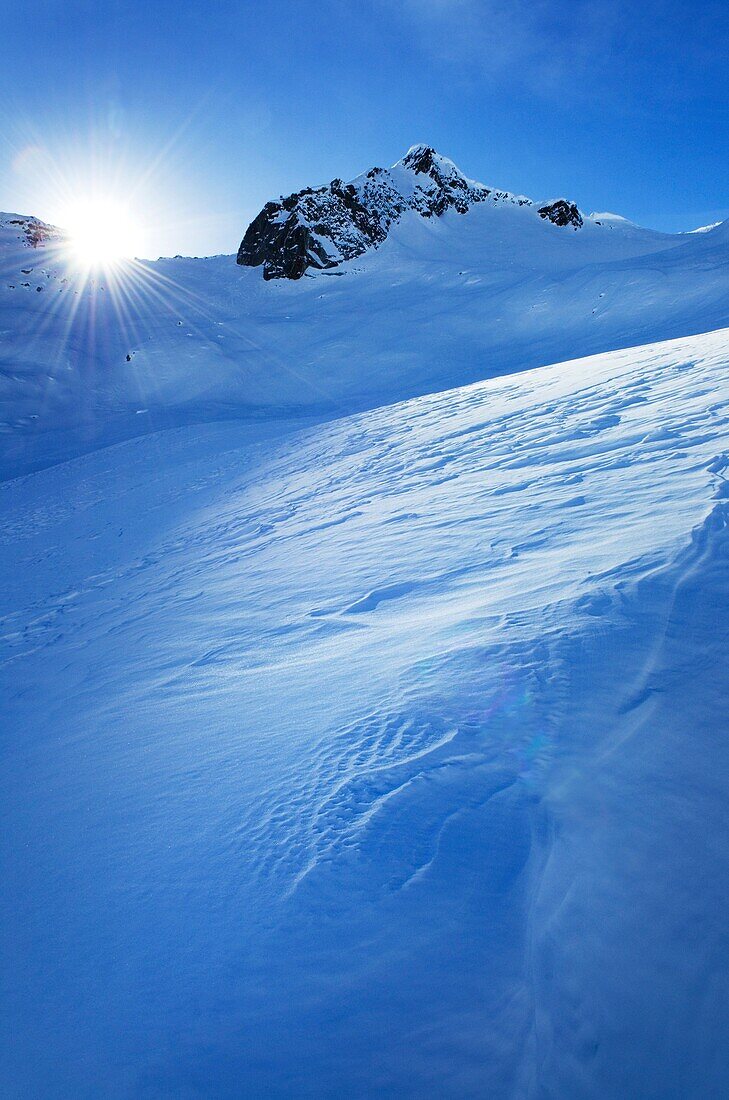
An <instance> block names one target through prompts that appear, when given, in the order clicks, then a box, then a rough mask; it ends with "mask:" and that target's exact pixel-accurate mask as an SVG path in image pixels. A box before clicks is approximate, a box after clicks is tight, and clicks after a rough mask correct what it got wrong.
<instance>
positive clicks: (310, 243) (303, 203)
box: [237, 145, 582, 279]
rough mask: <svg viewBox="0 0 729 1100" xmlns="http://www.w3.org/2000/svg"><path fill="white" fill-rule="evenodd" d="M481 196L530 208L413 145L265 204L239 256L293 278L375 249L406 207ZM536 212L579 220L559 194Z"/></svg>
mask: <svg viewBox="0 0 729 1100" xmlns="http://www.w3.org/2000/svg"><path fill="white" fill-rule="evenodd" d="M487 200H489V201H492V202H508V203H513V204H515V205H517V206H533V205H534V204H533V203H532V200H531V199H527V198H524V196H523V195H512V194H510V193H509V192H508V191H496V190H494V189H493V188H490V187H485V186H484V185H483V184H482V183H477V182H476V181H475V180H470V179H468V178H467V177H466V176H464V175H463V173H462V172H461V171H460V170H459V169H458V168H457V167H456V165H455V164H454V163H453V161H452V160H448V158H447V157H442V156H440V154H438V153H436V151H435V149H432V148H431V147H430V146H429V145H414V146H413V147H412V148H411V149H409V150H408V152H407V153H406V155H405V156H404V157H403V158H402V160H399V161H398V162H397V164H394V165H393V166H392V168H371V169H370V171H369V172H366V173H363V174H362V175H360V176H357V177H356V178H355V179H354V180H352V181H351V182H350V183H344V182H343V181H342V180H340V179H335V180H332V182H331V183H330V184H329V185H328V186H324V187H317V188H311V187H308V188H305V189H304V190H303V191H296V192H294V193H293V194H292V195H288V196H287V197H286V198H282V199H280V200H279V201H278V202H268V203H266V205H265V206H264V208H263V210H262V211H261V212H260V214H259V215H258V216H257V217H256V218H255V219H254V220H253V221H252V222H251V224H250V225H249V227H248V229H247V231H246V234H245V236H244V238H243V240H242V242H241V245H240V248H239V249H238V257H237V259H238V263H239V264H242V265H245V266H247V267H258V266H260V265H263V277H264V279H279V278H286V279H299V278H301V276H302V275H303V274H304V273H305V271H306V270H307V268H309V267H314V268H320V269H321V268H331V267H336V266H337V265H338V264H340V263H342V261H344V260H351V259H353V258H354V257H355V256H361V255H362V253H363V252H366V251H367V249H369V248H373V247H377V245H379V244H381V243H382V241H384V240H385V238H386V237H387V235H388V233H389V231H390V227H391V226H392V225H393V224H394V223H396V222H398V221H399V220H400V218H401V217H402V215H403V214H404V213H405V212H406V211H409V210H412V211H414V212H415V213H417V214H420V216H421V217H423V218H431V217H440V216H441V215H442V214H444V213H445V211H446V210H448V209H454V210H456V211H457V212H458V213H459V214H465V213H466V212H467V211H468V210H469V209H470V207H471V206H473V205H474V204H475V203H479V202H485V201H487ZM539 214H540V216H541V217H543V218H545V219H547V220H549V221H551V222H553V223H554V224H555V225H559V226H564V225H572V226H574V228H575V229H578V228H580V226H581V225H582V217H581V215H580V212H579V210H578V209H577V207H576V206H575V205H574V203H568V202H567V201H566V200H564V199H560V200H558V201H557V202H555V203H552V204H551V205H549V206H545V207H542V208H541V209H540V210H539Z"/></svg>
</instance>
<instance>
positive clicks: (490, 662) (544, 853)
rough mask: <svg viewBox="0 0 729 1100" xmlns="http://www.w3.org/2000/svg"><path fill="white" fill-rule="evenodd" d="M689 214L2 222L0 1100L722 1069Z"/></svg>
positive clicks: (614, 1087)
mask: <svg viewBox="0 0 729 1100" xmlns="http://www.w3.org/2000/svg"><path fill="white" fill-rule="evenodd" d="M3 220H4V218H0V221H3ZM603 229H604V230H605V231H602V230H603ZM726 242H727V237H726V226H725V225H722V226H720V227H718V228H717V229H716V230H710V231H708V232H707V233H703V234H700V235H698V236H695V235H690V234H685V235H678V236H675V237H672V236H668V235H664V234H655V233H651V232H650V231H648V230H643V229H640V228H639V227H637V226H632V225H630V224H626V225H625V226H623V225H615V226H614V227H613V228H612V229H610V228H608V227H600V226H595V225H593V224H591V223H589V222H587V223H586V224H585V227H584V229H583V230H581V231H580V232H579V233H572V232H571V233H569V234H565V233H563V232H561V231H560V230H559V228H558V227H556V226H554V225H551V224H547V223H544V222H543V221H541V220H540V219H539V218H538V217H537V216H536V215H535V214H534V212H533V211H531V210H529V209H528V208H526V209H520V208H518V207H516V206H513V205H512V206H509V205H507V204H503V205H499V204H493V205H490V204H482V205H479V206H478V207H476V208H474V209H473V210H471V211H469V213H468V214H467V215H465V216H462V217H461V216H458V215H456V214H446V215H445V216H444V217H443V218H442V219H431V220H429V221H427V222H424V221H423V220H422V219H419V218H416V217H415V216H414V215H413V216H406V217H405V218H403V221H402V222H401V223H400V224H399V225H398V226H397V228H396V229H395V230H394V231H393V233H392V235H391V237H390V238H389V239H388V241H387V242H386V243H385V244H384V245H383V247H382V248H381V249H379V250H378V251H377V252H375V253H373V254H371V255H368V256H366V257H360V258H358V259H357V260H356V261H353V262H352V263H349V264H345V265H344V266H343V268H342V269H341V272H332V273H326V272H321V273H317V274H316V275H315V276H314V277H313V278H305V279H302V280H301V281H300V282H299V283H286V282H278V283H264V282H263V281H262V280H261V278H260V274H258V273H256V272H255V271H254V270H243V269H240V268H236V266H235V263H234V261H233V260H232V259H231V258H229V257H215V258H211V259H208V260H191V259H176V260H174V261H173V260H161V261H159V262H158V263H156V264H150V265H144V266H142V267H134V268H130V269H129V271H130V276H129V282H128V284H126V288H125V289H121V288H120V286H119V285H118V284H117V285H115V284H114V283H113V282H112V281H110V280H107V279H105V278H103V277H97V278H96V279H95V280H94V281H92V282H87V283H85V284H84V283H82V282H81V281H77V277H76V276H74V275H72V274H70V273H69V272H68V271H67V270H66V268H65V267H64V265H63V264H62V263H61V261H60V260H59V259H58V257H57V256H55V254H54V253H53V252H52V250H51V249H44V248H38V249H31V248H29V247H26V245H25V244H23V243H22V242H19V241H18V240H17V237H13V236H12V234H10V233H9V235H8V236H6V237H4V238H2V239H0V248H2V249H3V250H4V251H3V259H2V272H1V273H0V274H1V275H2V279H1V280H0V330H2V331H3V334H4V345H3V358H2V361H1V362H0V369H1V374H0V378H1V380H2V389H0V410H1V413H0V420H1V421H2V424H3V426H4V431H5V434H4V436H3V439H4V443H3V450H2V460H3V468H4V470H5V472H6V474H7V475H8V476H7V479H6V480H4V481H3V482H2V483H0V515H2V524H1V525H0V712H1V713H0V726H1V727H2V729H3V733H4V737H3V740H2V767H1V768H0V785H1V787H2V791H1V793H0V806H1V807H2V814H3V820H2V836H3V839H2V860H3V880H4V890H3V893H2V900H1V901H0V936H1V937H2V942H3V944H4V960H3V1003H4V1012H3V1018H2V1042H0V1049H2V1050H3V1055H2V1069H1V1073H2V1080H3V1089H4V1092H5V1093H6V1094H8V1095H10V1096H43V1097H45V1096H49V1097H50V1096H58V1097H64V1098H65V1097H74V1098H76V1097H86V1096H88V1097H92V1096H104V1097H129V1096H153V1097H158V1096H159V1097H162V1096H174V1097H195V1096H216V1097H237V1096H241V1095H245V1096H252V1097H289V1096H297V1097H299V1096H300V1097H309V1096H310V1097H322V1096H326V1097H329V1096H331V1097H335V1096H342V1095H349V1096H352V1097H362V1098H364V1097H371V1096H384V1097H398V1098H399V1097H408V1096H412V1097H416V1096H417V1097H423V1096H437V1097H454V1098H455V1097H458V1098H462V1097H474V1098H475V1097H483V1096H493V1097H520V1098H521V1097H563V1096H569V1097H585V1098H587V1097H593V1098H595V1100H598V1098H599V1100H604V1098H612V1097H615V1098H616V1100H617V1098H623V1097H626V1096H636V1097H637V1096H640V1097H651V1096H655V1097H662V1098H663V1097H677V1098H678V1097H681V1098H686V1097H690V1098H693V1097H695V1098H697V1100H698V1098H703V1097H707V1096H719V1095H722V1094H723V1092H724V1090H725V1081H726V1078H727V1073H728V1072H729V1044H727V1040H726V1037H725V1027H724V1019H725V1014H726V1009H727V1002H728V1001H729V978H728V977H727V975H728V974H729V967H728V966H727V962H728V961H729V960H728V959H727V944H726V933H725V929H724V923H725V911H726V901H727V888H728V886H729V821H728V819H727V814H726V804H727V798H728V797H729V759H728V753H729V747H728V743H727V739H726V737H725V728H726V717H725V716H726V699H727V689H728V688H729V683H728V679H729V676H728V673H727V663H726V652H727V645H728V644H729V626H728V625H727V624H729V580H728V576H729V575H728V573H727V560H728V558H729V536H728V531H729V526H728V520H729V511H728V510H727V509H728V508H729V490H728V489H727V486H728V485H729V482H728V481H727V470H729V329H727V328H726V327H723V328H722V327H721V326H722V325H724V326H725V325H726V324H727V322H728V321H729V318H727V313H726V302H727V293H726V291H727V274H726V272H727V264H726V257H727V252H726V247H727V244H726ZM27 267H31V268H32V277H31V282H32V284H33V285H35V282H36V278H37V279H38V282H39V285H42V286H43V287H44V293H37V292H35V291H33V290H30V289H28V288H22V287H21V284H20V279H18V278H17V275H16V273H17V272H19V271H22V268H27ZM41 275H42V278H43V282H42V283H41ZM132 276H133V277H134V279H136V280H137V282H136V283H135V282H133V281H132ZM63 279H66V280H67V281H66V282H65V283H64V282H63ZM140 279H141V280H144V282H143V283H142V284H141V285H140V284H139V282H138V280H140ZM9 283H13V284H14V289H13V290H10V289H9V286H8V284H9ZM102 287H104V289H103V290H102ZM133 287H136V289H134V290H132V288H133ZM51 295H52V298H51ZM51 302H52V304H51ZM120 302H123V303H124V307H125V308H124V310H123V311H122V312H121V313H120V310H119V305H120ZM593 311H595V312H593ZM710 330H713V331H710ZM92 335H93V338H94V342H93V344H92V343H91V336H92ZM220 337H222V339H219V338H220ZM674 337H678V338H674ZM593 352H596V353H597V354H591V353H593ZM127 354H130V355H131V359H130V361H129V362H127V360H126V355H127ZM576 356H583V357H582V358H576ZM584 356H589V357H586V358H585V357H584ZM550 359H551V360H552V361H553V363H554V364H555V365H547V366H545V365H544V364H545V363H548V362H549V361H550ZM560 359H561V360H563V361H559V360H560ZM69 455H71V456H73V457H70V458H69ZM61 459H63V461H61ZM11 475H19V476H11Z"/></svg>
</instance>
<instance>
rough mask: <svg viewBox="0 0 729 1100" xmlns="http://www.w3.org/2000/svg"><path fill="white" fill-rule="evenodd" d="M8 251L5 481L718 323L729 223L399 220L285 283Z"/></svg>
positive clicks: (1, 262) (527, 212)
mask: <svg viewBox="0 0 729 1100" xmlns="http://www.w3.org/2000/svg"><path fill="white" fill-rule="evenodd" d="M0 220H2V219H1V218H0ZM11 243H12V242H11ZM11 243H8V242H7V241H5V240H4V239H2V238H1V237H0V332H4V333H5V338H4V343H3V346H2V349H1V350H0V468H2V470H3V471H4V472H5V474H6V476H7V475H10V474H19V473H23V472H26V471H28V470H30V469H34V468H38V467H39V466H43V465H48V464H50V463H52V462H55V461H58V460H59V458H62V457H67V456H68V455H70V454H78V453H81V452H83V451H86V450H91V449H94V448H96V447H99V446H103V445H105V444H107V443H110V442H114V441H116V440H119V439H122V438H126V437H129V436H131V435H136V434H139V433H140V431H154V430H157V429H160V428H164V427H169V426H175V425H180V424H184V423H190V422H209V421H213V420H220V419H223V418H240V417H245V418H248V417H250V416H255V417H258V418H261V417H266V418H271V417H276V418H277V417H279V416H280V415H285V416H298V415H302V414H305V415H307V416H309V415H310V416H316V417H317V418H320V419H321V418H323V417H334V416H342V415H348V414H351V413H353V412H357V411H362V410H364V409H367V408H374V407H376V406H378V405H382V404H385V403H390V402H393V401H398V400H404V399H407V398H409V397H413V396H417V395H419V394H423V393H427V392H440V391H442V390H443V389H447V388H451V387H454V386H458V385H463V384H465V383H468V382H474V381H477V380H479V379H482V378H484V377H493V376H496V375H501V374H506V373H512V372H514V371H519V370H523V369H525V368H527V369H528V368H532V367H537V366H541V365H543V364H545V363H548V362H559V361H560V360H563V359H568V358H574V357H576V356H580V355H589V354H593V353H596V352H601V351H606V350H611V349H614V348H621V347H628V346H631V345H640V344H644V343H646V342H649V341H656V340H662V339H670V338H674V337H679V336H685V335H690V334H695V333H700V332H705V331H710V330H712V329H716V328H719V327H722V326H724V325H726V324H729V309H728V308H727V302H728V301H729V265H727V254H728V253H727V248H728V242H727V235H726V224H722V225H720V226H719V227H717V228H716V229H714V230H712V231H709V232H707V233H703V234H700V235H691V234H677V235H670V234H663V233H656V232H653V231H651V230H646V229H641V228H640V227H638V226H633V225H631V224H630V223H626V224H624V225H613V226H612V227H609V226H597V225H595V224H593V223H591V222H589V221H588V222H586V223H585V225H584V227H583V228H582V229H581V230H579V232H574V231H573V230H571V229H570V230H569V231H566V230H563V229H561V228H560V227H558V226H555V225H552V224H551V223H549V222H546V221H544V220H542V219H541V218H540V217H539V216H538V214H537V213H536V212H535V210H534V209H532V208H530V207H519V206H517V205H514V204H509V203H498V202H494V203H489V202H487V203H480V204H478V205H476V206H475V207H473V209H471V210H470V211H469V212H468V213H467V214H465V215H459V214H457V213H455V212H453V211H448V212H446V213H445V214H444V215H443V217H441V218H430V219H423V218H421V217H419V216H418V215H416V214H414V213H409V214H406V215H405V216H404V217H403V219H402V221H401V222H400V223H399V224H398V225H397V226H395V227H394V228H393V229H392V231H391V234H390V236H389V237H388V239H387V241H385V242H384V243H383V245H382V246H381V247H380V248H379V249H378V250H377V251H374V252H371V253H369V254H367V255H366V256H362V257H357V259H355V260H353V261H350V262H348V263H345V264H343V265H342V266H341V268H337V269H336V270H335V271H333V272H326V271H324V272H316V273H315V274H313V275H312V276H311V277H306V278H304V279H301V280H300V281H299V282H297V283H291V282H289V281H288V280H275V281H273V282H271V283H265V282H264V281H263V280H262V279H261V275H260V271H259V270H258V269H249V268H241V267H238V266H237V265H236V264H235V260H234V258H233V257H224V256H223V257H212V258H210V259H183V258H176V259H167V260H159V261H157V262H156V263H149V264H137V265H130V267H129V269H128V272H127V274H126V276H125V277H123V278H121V279H119V280H117V281H116V284H115V283H114V281H110V280H109V279H108V278H106V277H105V276H103V275H97V276H96V277H94V278H92V279H90V280H88V281H84V279H83V277H82V276H80V275H79V274H78V273H77V272H74V271H72V270H67V269H66V268H65V267H64V265H63V263H62V262H61V259H60V258H59V256H58V255H57V253H56V252H55V251H54V250H52V249H45V248H38V249H30V248H27V247H22V248H16V249H13V247H11ZM3 245H5V247H3ZM28 267H32V268H33V270H32V272H31V274H30V275H24V274H22V271H23V269H24V268H28ZM64 280H65V281H64ZM24 283H27V284H28V286H24V285H23V284H24ZM37 286H40V287H41V288H42V293H39V292H37V291H36V287H37ZM181 321H182V325H181V324H180V322H181ZM212 345H215V346H212ZM127 355H131V359H130V360H129V361H127V358H126V357H127ZM137 409H147V410H148V413H147V414H145V421H144V424H142V417H141V416H139V415H137V414H136V410H137Z"/></svg>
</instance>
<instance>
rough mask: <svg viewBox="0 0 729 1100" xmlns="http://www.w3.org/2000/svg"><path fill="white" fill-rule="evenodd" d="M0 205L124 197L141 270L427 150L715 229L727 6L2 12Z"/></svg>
mask: <svg viewBox="0 0 729 1100" xmlns="http://www.w3.org/2000/svg"><path fill="white" fill-rule="evenodd" d="M0 13H1V14H2V17H3V18H2V26H3V33H2V43H1V44H0V59H1V60H2V64H1V65H0V103H1V104H2V112H1V113H0V124H1V125H2V133H3V139H2V154H1V156H0V208H3V209H6V210H7V209H10V210H19V211H20V212H23V213H35V214H37V215H38V216H40V217H44V218H46V219H48V220H54V219H57V218H58V216H59V210H61V208H62V204H61V202H60V199H59V195H60V193H61V192H63V193H64V194H68V193H69V192H72V193H74V194H84V193H86V191H87V190H88V189H89V188H90V187H91V186H93V187H95V188H96V190H97V191H98V190H101V191H103V190H104V189H107V190H110V191H112V192H114V193H115V194H117V195H118V194H121V195H123V196H124V197H125V199H127V200H128V202H129V205H130V207H132V208H133V209H134V212H135V215H136V217H137V218H138V219H139V220H141V221H142V222H143V224H144V229H145V241H146V244H147V252H148V253H149V254H150V255H156V254H158V253H160V252H161V253H175V252H184V253H194V254H205V253H212V252H232V251H234V250H235V249H236V248H237V245H238V242H239V239H240V237H241V235H242V232H243V230H244V229H245V227H246V224H247V222H248V221H249V220H250V218H251V217H253V216H254V215H255V213H257V211H258V209H259V208H260V207H261V206H262V205H263V203H264V202H265V201H266V200H267V199H268V198H270V197H277V196H278V195H279V194H281V193H286V192H288V191H291V190H294V189H296V188H298V187H300V186H304V185H306V184H317V183H323V182H326V181H328V180H330V179H332V178H333V177H334V176H335V175H336V176H343V177H344V178H345V179H346V178H349V177H351V176H353V175H355V174H356V173H357V172H359V171H361V170H363V169H365V168H368V167H370V166H372V165H373V164H390V163H392V162H393V161H394V160H396V159H398V157H400V156H401V155H402V154H403V153H404V152H405V150H406V149H407V148H408V146H409V145H411V144H413V143H414V142H418V141H426V142H429V143H431V144H433V145H435V146H436V148H438V150H439V151H440V152H442V153H445V154H446V155H448V156H450V157H452V158H453V159H454V160H455V161H456V162H457V163H458V164H459V166H460V167H461V168H462V169H463V170H464V171H465V172H466V173H467V174H469V175H471V176H475V177H476V178H478V179H480V180H482V181H483V182H485V183H488V184H493V185H496V186H499V187H504V188H508V189H509V190H513V191H519V192H523V193H525V194H528V195H531V196H532V197H534V198H549V197H554V196H556V195H561V194H565V195H566V196H568V197H570V198H573V199H574V200H575V201H577V203H578V204H579V205H580V206H581V207H583V208H584V209H587V210H614V211H617V212H619V213H621V214H624V215H626V216H627V217H630V218H632V219H634V220H636V221H638V222H641V223H642V224H645V225H651V226H655V227H656V228H660V229H666V230H679V229H684V228H692V227H693V226H695V225H699V224H702V223H706V222H710V221H715V220H718V219H720V218H723V217H729V125H728V124H729V76H728V75H727V66H726V56H727V51H728V48H729V12H728V10H727V5H726V4H725V3H712V2H708V3H705V4H701V5H699V6H694V5H686V4H681V3H673V2H663V3H661V2H655V0H647V2H646V3H643V4H641V5H635V4H634V3H627V2H623V0H619V2H605V0H601V2H596V3H593V2H581V0H576V2H575V3H571V4H565V3H564V0H562V2H560V3H554V2H552V0H531V2H526V0H510V2H506V0H500V2H494V0H316V2H314V0H308V2H302V0H287V2H279V3H276V2H273V0H269V2H267V3H264V2H262V0H258V2H250V0H236V2H230V0H211V2H208V3H204V2H195V3H190V2H185V0H176V2H174V3H173V2H168V0H145V2H138V0H126V2H121V0H104V2H102V3H99V2H98V0H97V2H94V3H91V2H86V0H63V2H58V3H57V2H56V0H23V2H22V3H21V4H18V3H15V2H14V3H12V4H10V3H8V0H0Z"/></svg>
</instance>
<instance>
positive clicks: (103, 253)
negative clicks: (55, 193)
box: [59, 198, 144, 268]
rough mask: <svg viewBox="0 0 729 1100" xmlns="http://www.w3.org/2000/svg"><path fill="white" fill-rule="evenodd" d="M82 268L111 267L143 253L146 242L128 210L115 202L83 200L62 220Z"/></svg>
mask: <svg viewBox="0 0 729 1100" xmlns="http://www.w3.org/2000/svg"><path fill="white" fill-rule="evenodd" d="M59 222H60V225H61V227H62V229H63V230H64V231H65V233H66V235H67V238H68V248H69V251H70V254H71V256H72V258H73V259H74V261H75V262H76V263H77V264H78V265H79V266H80V267H87V268H90V267H109V266H113V265H114V264H117V263H119V262H120V261H122V260H125V259H130V258H132V257H134V256H138V255H140V254H141V253H142V252H143V250H144V249H143V245H144V242H143V239H142V233H141V230H140V228H139V226H138V225H137V224H136V223H135V221H134V218H133V217H132V215H131V214H130V212H129V210H128V209H127V207H126V206H125V205H124V204H123V203H121V202H117V201H116V200H114V199H103V198H99V199H96V198H95V199H88V200H85V201H83V200H80V201H78V202H75V203H73V205H71V206H69V207H68V208H67V209H66V210H65V211H64V212H63V214H62V216H61V217H60V218H59Z"/></svg>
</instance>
